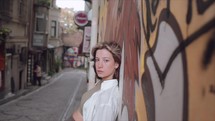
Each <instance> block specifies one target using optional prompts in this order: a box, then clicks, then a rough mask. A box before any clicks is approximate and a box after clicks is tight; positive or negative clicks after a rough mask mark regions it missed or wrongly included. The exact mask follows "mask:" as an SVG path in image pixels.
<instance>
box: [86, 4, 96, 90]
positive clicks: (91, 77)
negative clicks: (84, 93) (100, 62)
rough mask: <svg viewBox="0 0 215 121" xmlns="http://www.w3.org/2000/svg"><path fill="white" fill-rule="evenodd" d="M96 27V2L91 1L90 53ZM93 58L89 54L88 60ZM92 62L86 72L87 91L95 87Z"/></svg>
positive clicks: (94, 42) (93, 43) (94, 39)
mask: <svg viewBox="0 0 215 121" xmlns="http://www.w3.org/2000/svg"><path fill="white" fill-rule="evenodd" d="M97 26H98V0H92V23H91V38H90V40H91V41H90V52H91V51H92V48H93V47H94V46H95V45H96V43H97ZM92 58H93V56H92V55H91V53H90V59H92ZM93 64H94V63H93V62H92V61H90V62H89V71H88V81H89V84H88V90H90V89H91V88H93V87H94V85H95V72H94V69H93Z"/></svg>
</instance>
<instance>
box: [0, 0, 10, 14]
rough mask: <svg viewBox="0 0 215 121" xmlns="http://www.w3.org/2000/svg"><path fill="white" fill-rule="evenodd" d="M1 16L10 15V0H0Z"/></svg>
mask: <svg viewBox="0 0 215 121" xmlns="http://www.w3.org/2000/svg"><path fill="white" fill-rule="evenodd" d="M1 17H12V0H0V18H1Z"/></svg>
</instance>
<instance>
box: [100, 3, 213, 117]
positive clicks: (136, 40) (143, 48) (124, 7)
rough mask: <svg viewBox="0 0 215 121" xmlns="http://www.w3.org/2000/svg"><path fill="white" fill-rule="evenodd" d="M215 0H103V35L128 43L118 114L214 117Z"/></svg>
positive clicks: (101, 18)
mask: <svg viewBox="0 0 215 121" xmlns="http://www.w3.org/2000/svg"><path fill="white" fill-rule="evenodd" d="M214 10H215V1H214V0H207V1H204V0H160V1H158V0H101V1H100V7H99V18H98V19H99V22H98V24H99V26H98V33H99V34H98V39H99V41H110V40H115V41H118V42H120V44H121V45H122V46H123V63H122V67H121V78H120V90H121V94H122V105H121V111H120V114H119V115H120V116H119V120H129V121H134V120H138V121H147V120H151V121H154V120H157V121H161V120H162V121H181V120H183V121H186V120H189V121H198V120H199V121H203V120H204V121H212V120H215V116H214V114H215V56H214V55H215V35H214V34H215V13H214Z"/></svg>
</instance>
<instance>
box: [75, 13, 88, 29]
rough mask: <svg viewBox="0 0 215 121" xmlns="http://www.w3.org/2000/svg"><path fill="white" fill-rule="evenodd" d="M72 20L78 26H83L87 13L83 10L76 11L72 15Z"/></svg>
mask: <svg viewBox="0 0 215 121" xmlns="http://www.w3.org/2000/svg"><path fill="white" fill-rule="evenodd" d="M74 21H75V23H76V24H77V25H78V26H85V25H86V24H87V23H88V18H87V13H86V12H84V11H78V12H77V13H75V15H74Z"/></svg>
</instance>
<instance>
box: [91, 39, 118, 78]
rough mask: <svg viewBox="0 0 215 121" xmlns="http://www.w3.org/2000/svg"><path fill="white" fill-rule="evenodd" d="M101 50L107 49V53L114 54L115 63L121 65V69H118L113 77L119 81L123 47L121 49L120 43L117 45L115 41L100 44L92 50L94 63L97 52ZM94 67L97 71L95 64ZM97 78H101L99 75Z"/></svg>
mask: <svg viewBox="0 0 215 121" xmlns="http://www.w3.org/2000/svg"><path fill="white" fill-rule="evenodd" d="M101 49H106V50H107V51H109V52H110V53H111V54H112V56H113V59H114V61H115V62H116V63H118V64H119V67H118V68H117V69H116V71H115V73H114V76H113V78H114V79H119V69H120V65H121V47H120V45H119V44H118V43H116V42H115V41H110V42H102V43H98V44H97V45H96V46H95V47H94V48H93V49H92V53H91V54H92V56H93V59H92V60H93V61H95V57H96V52H97V50H101ZM93 67H94V70H95V63H94V66H93ZM95 72H96V71H95ZM96 76H97V78H99V77H98V75H97V74H96Z"/></svg>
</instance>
